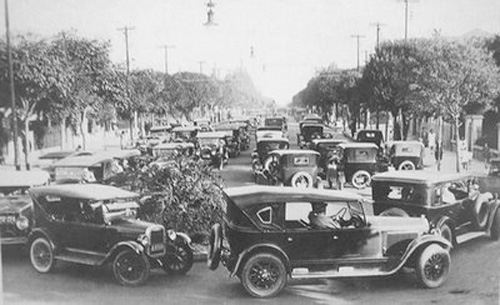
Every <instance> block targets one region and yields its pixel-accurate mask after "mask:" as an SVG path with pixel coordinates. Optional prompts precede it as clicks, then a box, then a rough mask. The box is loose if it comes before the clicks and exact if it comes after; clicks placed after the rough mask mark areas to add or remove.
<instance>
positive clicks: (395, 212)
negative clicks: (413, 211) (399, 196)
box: [379, 208, 410, 217]
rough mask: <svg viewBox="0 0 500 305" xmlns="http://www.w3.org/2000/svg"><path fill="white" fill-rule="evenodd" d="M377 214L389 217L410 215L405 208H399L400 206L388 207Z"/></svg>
mask: <svg viewBox="0 0 500 305" xmlns="http://www.w3.org/2000/svg"><path fill="white" fill-rule="evenodd" d="M379 216H390V217H410V215H408V213H406V211H405V210H403V209H400V208H390V209H387V210H385V211H383V212H382V213H380V214H379Z"/></svg>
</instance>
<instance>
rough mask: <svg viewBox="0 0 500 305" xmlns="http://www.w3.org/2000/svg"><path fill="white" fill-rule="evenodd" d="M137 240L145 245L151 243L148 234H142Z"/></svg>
mask: <svg viewBox="0 0 500 305" xmlns="http://www.w3.org/2000/svg"><path fill="white" fill-rule="evenodd" d="M137 241H139V243H141V245H143V246H144V247H145V246H147V245H149V237H148V236H147V235H146V234H142V235H140V236H139V238H137Z"/></svg>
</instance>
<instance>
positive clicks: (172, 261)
mask: <svg viewBox="0 0 500 305" xmlns="http://www.w3.org/2000/svg"><path fill="white" fill-rule="evenodd" d="M172 248H173V249H172V250H173V253H169V255H165V256H164V257H162V258H161V262H162V264H163V270H165V271H166V272H169V273H173V274H186V273H187V272H188V271H189V270H191V268H192V267H193V259H194V256H193V250H192V249H191V247H189V245H188V244H187V243H185V242H180V243H176V244H175V245H173V246H172Z"/></svg>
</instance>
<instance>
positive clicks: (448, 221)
mask: <svg viewBox="0 0 500 305" xmlns="http://www.w3.org/2000/svg"><path fill="white" fill-rule="evenodd" d="M430 223H431V226H432V227H433V228H435V229H437V228H439V227H441V226H442V225H443V224H448V226H449V227H450V229H451V230H455V222H454V221H453V219H451V218H450V217H448V216H443V217H441V218H438V219H437V221H431V222H430ZM432 224H434V225H432Z"/></svg>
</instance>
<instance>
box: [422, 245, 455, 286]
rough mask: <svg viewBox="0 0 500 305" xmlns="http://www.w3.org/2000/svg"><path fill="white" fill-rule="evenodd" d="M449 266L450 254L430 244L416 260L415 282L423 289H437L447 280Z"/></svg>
mask: <svg viewBox="0 0 500 305" xmlns="http://www.w3.org/2000/svg"><path fill="white" fill-rule="evenodd" d="M450 265H451V257H450V253H449V252H448V251H446V250H445V249H443V248H442V247H440V246H438V245H437V244H431V245H429V246H427V247H426V248H425V249H424V250H423V251H422V253H421V254H420V257H419V258H418V259H417V265H416V268H415V271H416V275H417V280H418V282H419V283H420V284H421V285H422V286H423V287H425V288H437V287H439V286H441V285H442V284H443V283H444V282H445V281H446V279H447V278H448V274H449V271H450Z"/></svg>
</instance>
